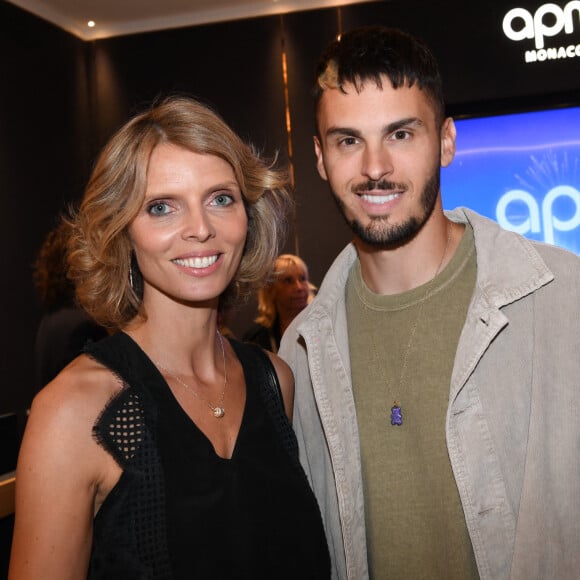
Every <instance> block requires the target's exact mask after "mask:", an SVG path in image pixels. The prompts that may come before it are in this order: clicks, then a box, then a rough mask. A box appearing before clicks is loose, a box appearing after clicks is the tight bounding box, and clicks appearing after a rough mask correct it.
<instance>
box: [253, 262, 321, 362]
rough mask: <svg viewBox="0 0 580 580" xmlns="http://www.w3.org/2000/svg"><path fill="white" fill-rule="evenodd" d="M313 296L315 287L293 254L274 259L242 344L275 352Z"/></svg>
mask: <svg viewBox="0 0 580 580" xmlns="http://www.w3.org/2000/svg"><path fill="white" fill-rule="evenodd" d="M315 292H316V286H314V285H313V284H311V283H310V281H309V279H308V267H307V266H306V263H305V262H304V260H302V259H301V258H299V257H298V256H295V255H294V254H281V255H280V256H278V257H277V258H276V261H275V262H274V266H273V269H272V275H271V277H270V279H269V281H268V283H267V284H266V285H265V286H263V287H262V288H260V290H259V292H258V316H257V317H256V319H255V321H254V322H255V324H254V325H253V326H252V328H250V329H249V330H248V332H247V333H246V334H245V335H244V340H246V341H249V342H254V343H256V344H259V345H260V346H261V347H262V348H265V349H267V350H269V351H271V352H274V353H276V352H278V348H279V346H280V339H281V338H282V335H283V334H284V331H285V330H286V328H287V327H288V325H289V324H290V323H291V322H292V320H294V318H295V317H296V315H297V314H298V313H299V312H301V311H302V310H304V308H305V307H306V306H307V305H308V304H309V302H310V301H311V300H312V298H313V297H314V293H315Z"/></svg>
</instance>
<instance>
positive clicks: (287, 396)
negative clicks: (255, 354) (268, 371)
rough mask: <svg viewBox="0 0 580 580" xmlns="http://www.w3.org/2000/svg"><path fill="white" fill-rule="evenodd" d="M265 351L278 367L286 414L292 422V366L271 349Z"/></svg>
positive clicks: (275, 366) (277, 372)
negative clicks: (270, 350)
mask: <svg viewBox="0 0 580 580" xmlns="http://www.w3.org/2000/svg"><path fill="white" fill-rule="evenodd" d="M265 352H266V354H267V355H268V356H269V357H270V360H271V361H272V364H273V365H274V368H275V369H276V374H277V375H278V381H279V382H280V388H281V389H282V398H283V399H284V408H285V409H286V415H288V419H289V420H290V422H292V414H293V412H294V375H293V374H292V371H291V369H290V367H289V366H288V365H287V364H286V363H285V362H284V361H283V360H282V359H281V358H280V357H279V356H278V355H275V354H273V353H271V352H269V351H265Z"/></svg>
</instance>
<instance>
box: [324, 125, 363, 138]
mask: <svg viewBox="0 0 580 580" xmlns="http://www.w3.org/2000/svg"><path fill="white" fill-rule="evenodd" d="M361 135H362V133H361V132H360V131H359V130H358V129H353V128H351V127H330V128H329V129H328V130H327V131H326V136H327V137H335V136H349V137H361Z"/></svg>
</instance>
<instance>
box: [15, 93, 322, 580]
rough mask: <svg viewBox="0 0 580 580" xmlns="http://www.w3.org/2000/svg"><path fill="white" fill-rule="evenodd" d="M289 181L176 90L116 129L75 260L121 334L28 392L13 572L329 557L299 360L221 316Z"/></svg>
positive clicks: (268, 251)
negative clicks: (304, 448) (296, 374)
mask: <svg viewBox="0 0 580 580" xmlns="http://www.w3.org/2000/svg"><path fill="white" fill-rule="evenodd" d="M286 188H287V180H286V176H285V174H283V173H280V172H279V171H275V170H273V169H271V168H269V167H268V166H267V165H265V164H264V162H263V161H262V160H261V159H260V158H258V157H257V156H256V155H255V154H254V153H253V152H252V150H251V149H250V148H249V147H248V146H246V145H245V144H244V143H242V142H241V141H240V139H239V138H238V137H237V136H236V135H235V134H234V133H233V132H232V131H231V129H230V128H229V127H228V126H227V125H226V124H225V123H224V122H223V121H222V120H221V119H220V118H219V117H218V116H217V115H216V114H215V113H213V112H212V111H211V110H209V109H208V108H207V107H205V106H203V105H201V104H199V103H198V102H196V101H194V100H191V99H187V98H183V97H178V98H171V99H168V100H166V101H164V102H162V103H161V104H159V105H158V106H155V107H153V108H152V109H151V110H149V111H147V112H145V113H143V114H141V115H139V116H137V117H136V118H134V119H132V120H131V121H130V122H129V123H127V124H126V125H125V126H124V127H123V128H122V129H121V130H120V131H119V132H118V133H117V134H116V135H115V136H114V137H113V138H112V140H111V141H110V142H109V144H108V145H107V146H106V148H105V149H104V151H103V153H102V154H101V156H100V159H99V161H98V163H97V165H96V168H95V170H94V172H93V175H92V178H91V180H90V182H89V184H88V187H87V190H86V192H85V196H84V199H83V202H82V205H81V206H80V209H79V211H78V212H77V213H76V215H75V216H74V217H73V219H72V220H71V223H70V228H71V240H70V248H69V264H70V275H71V277H72V278H73V280H74V281H75V284H76V288H77V297H78V300H79V302H80V303H81V304H82V306H83V307H84V308H85V309H86V310H87V312H89V314H91V316H92V317H93V318H94V319H95V320H96V321H97V322H99V323H100V324H102V325H105V326H107V327H109V328H110V329H112V331H113V332H114V334H113V335H112V336H111V337H108V338H106V339H104V340H102V341H101V342H99V343H97V344H95V345H93V346H92V347H89V348H87V349H86V353H85V354H83V355H81V356H80V357H78V358H77V359H75V360H74V361H73V362H72V363H71V364H70V365H69V366H68V367H67V368H66V369H65V370H64V371H62V373H61V374H59V375H58V376H57V378H56V379H55V380H54V381H53V382H51V383H50V384H49V385H48V386H47V387H45V388H44V389H43V391H41V393H40V394H39V395H38V396H37V397H36V399H35V400H34V403H33V406H32V411H31V414H30V418H29V422H28V426H27V429H26V434H25V437H24V441H23V445H22V450H21V455H20V459H19V463H18V469H17V493H16V523H15V532H14V542H13V552H12V560H11V568H10V579H11V580H27V579H34V580H38V579H41V578H42V579H54V580H57V579H58V580H68V579H75V580H76V579H81V578H89V579H91V580H94V579H103V580H104V579H108V580H110V579H111V578H127V579H137V578H140V579H141V578H142V579H145V578H148V579H155V580H159V579H166V578H167V579H175V580H179V579H183V580H185V579H191V578H204V579H213V578H220V579H221V578H224V579H226V578H264V577H269V578H288V579H295V578H327V577H328V575H329V572H328V570H329V562H328V552H327V547H326V541H325V538H324V534H323V530H322V524H321V520H320V514H319V510H318V506H317V504H316V500H315V499H314V496H313V495H312V493H311V491H310V488H309V486H308V483H307V480H306V478H305V476H304V473H303V471H302V470H301V468H300V466H299V463H298V461H297V458H296V440H295V438H294V435H293V432H292V430H291V428H290V425H289V418H290V417H291V413H292V404H293V379H292V375H291V373H290V371H289V369H288V367H287V366H286V365H285V364H284V363H283V362H282V361H281V360H280V359H278V358H277V357H275V356H273V355H270V356H268V355H266V354H265V353H264V352H263V351H262V350H261V349H258V348H250V347H249V346H248V345H243V344H241V343H236V342H235V341H228V340H227V339H225V338H224V337H222V336H221V334H220V333H219V331H218V312H219V310H220V308H222V307H224V305H226V304H232V303H234V302H235V301H236V300H237V298H238V297H239V296H240V295H242V294H244V293H247V292H249V291H250V290H251V289H252V288H253V287H255V286H256V285H257V284H259V283H260V281H261V280H262V278H263V277H264V276H265V275H266V273H267V271H268V269H269V265H270V264H271V262H272V259H273V253H274V252H275V249H276V247H277V246H278V244H279V242H280V241H281V239H282V235H283V233H284V221H285V215H286V209H287V207H288V203H289V201H288V200H289V195H288V192H287V189H286ZM272 242H273V243H272ZM274 255H275V254H274ZM280 389H281V396H279V395H280Z"/></svg>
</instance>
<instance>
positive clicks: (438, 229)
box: [354, 213, 465, 295]
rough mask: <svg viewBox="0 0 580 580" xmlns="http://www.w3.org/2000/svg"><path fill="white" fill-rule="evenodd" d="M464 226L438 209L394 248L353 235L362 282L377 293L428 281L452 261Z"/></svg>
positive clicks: (398, 291)
mask: <svg viewBox="0 0 580 580" xmlns="http://www.w3.org/2000/svg"><path fill="white" fill-rule="evenodd" d="M464 229H465V228H464V226H463V225H461V224H457V223H453V222H451V221H449V220H448V219H447V218H446V217H445V216H444V215H443V214H442V213H441V214H440V217H439V218H436V219H431V218H430V219H429V220H428V221H427V223H425V225H424V226H423V228H422V229H421V231H419V232H418V233H417V235H416V236H415V237H414V238H413V239H412V240H410V241H409V242H407V243H406V244H404V245H401V246H399V247H397V248H392V249H391V248H389V249H378V248H374V247H371V246H368V245H366V244H364V243H363V242H361V241H360V240H358V239H355V242H354V243H355V246H356V248H357V252H358V256H359V260H360V264H361V274H362V278H363V280H364V281H365V284H366V285H367V286H368V287H369V288H370V289H371V290H372V291H373V292H375V293H376V294H390V295H392V294H401V293H402V292H407V291H409V290H412V289H413V288H417V287H419V286H421V285H423V284H427V283H428V282H429V281H430V280H432V279H433V278H434V277H435V276H436V275H437V274H438V273H439V272H441V270H443V269H444V268H445V266H446V265H447V264H448V263H449V262H450V261H451V259H452V258H453V255H454V254H455V251H456V249H457V246H458V245H459V242H460V241H461V237H462V236H463V231H464Z"/></svg>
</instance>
